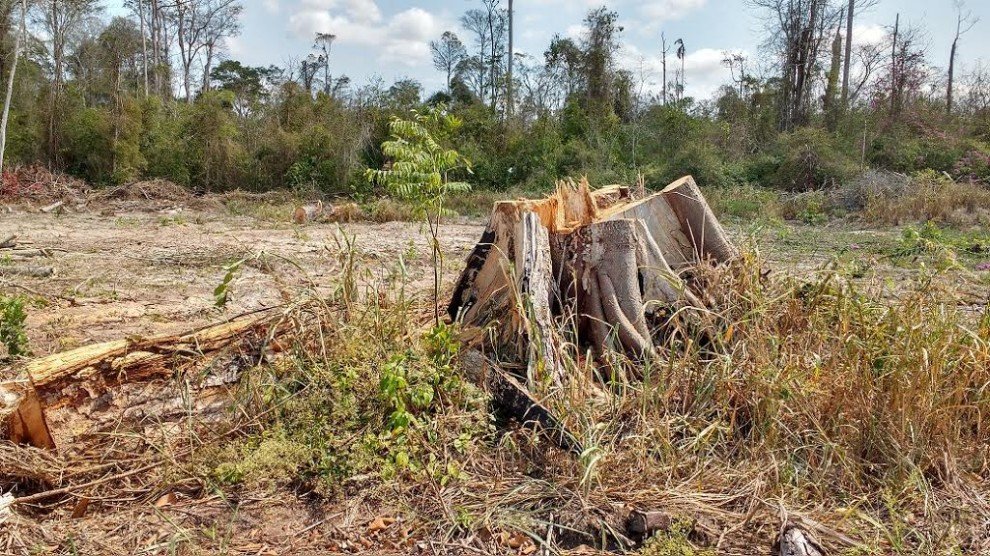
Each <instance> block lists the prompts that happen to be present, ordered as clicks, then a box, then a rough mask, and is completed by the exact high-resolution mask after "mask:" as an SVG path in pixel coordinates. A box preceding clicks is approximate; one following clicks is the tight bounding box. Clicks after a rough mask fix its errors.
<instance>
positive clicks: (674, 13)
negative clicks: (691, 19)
mask: <svg viewBox="0 0 990 556" xmlns="http://www.w3.org/2000/svg"><path fill="white" fill-rule="evenodd" d="M706 1H707V0H649V1H647V2H644V3H643V4H642V5H640V7H639V12H640V14H641V15H643V16H644V17H646V18H648V21H645V22H643V23H644V25H645V27H647V28H650V27H656V26H657V25H659V24H660V23H663V22H665V21H673V20H675V19H681V18H682V17H684V16H686V15H688V14H689V13H691V12H693V11H695V10H699V9H701V8H703V7H704V6H705V3H706Z"/></svg>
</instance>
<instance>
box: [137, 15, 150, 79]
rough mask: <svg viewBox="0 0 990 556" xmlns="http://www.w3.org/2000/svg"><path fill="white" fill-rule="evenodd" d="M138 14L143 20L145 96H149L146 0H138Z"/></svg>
mask: <svg viewBox="0 0 990 556" xmlns="http://www.w3.org/2000/svg"><path fill="white" fill-rule="evenodd" d="M138 14H140V19H141V62H142V65H143V69H144V96H148V35H147V34H146V33H145V24H144V19H145V17H144V16H145V13H144V0H138Z"/></svg>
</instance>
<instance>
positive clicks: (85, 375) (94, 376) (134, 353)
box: [0, 310, 278, 448]
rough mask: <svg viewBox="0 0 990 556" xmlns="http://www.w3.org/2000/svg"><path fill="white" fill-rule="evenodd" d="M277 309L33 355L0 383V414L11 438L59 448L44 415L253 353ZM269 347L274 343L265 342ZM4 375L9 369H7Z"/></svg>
mask: <svg viewBox="0 0 990 556" xmlns="http://www.w3.org/2000/svg"><path fill="white" fill-rule="evenodd" d="M277 316H278V314H277V313H276V312H274V311H273V310H267V311H262V312H258V313H254V314H250V315H246V316H243V317H239V318H235V319H233V320H230V321H228V322H224V323H221V324H218V325H214V326H210V327H206V328H203V329H200V330H196V331H194V332H190V333H187V334H181V335H165V336H157V337H153V338H148V339H128V340H117V341H113V342H104V343H100V344H95V345H90V346H85V347H81V348H78V349H74V350H71V351H67V352H64V353H59V354H55V355H51V356H48V357H42V358H39V359H34V360H32V361H29V362H28V363H27V364H25V365H24V366H23V367H22V368H20V369H16V371H19V374H20V375H22V376H24V377H25V379H24V381H23V382H22V383H21V384H19V385H14V384H11V385H8V386H3V385H0V400H2V401H4V406H6V407H4V406H0V416H3V415H5V414H6V417H7V434H8V436H9V439H10V440H11V441H13V442H15V443H25V444H31V445H34V446H38V447H42V448H55V447H57V444H58V443H57V435H55V434H53V431H52V430H51V429H50V427H49V423H48V420H47V419H46V414H47V413H48V412H50V411H52V410H56V409H59V408H62V407H66V406H73V405H76V404H79V403H80V402H81V401H82V400H84V399H91V398H96V397H99V396H102V395H103V394H104V393H105V392H107V391H108V390H109V389H111V388H114V387H116V386H119V385H121V384H123V383H135V382H146V381H150V380H153V379H156V378H162V377H168V376H171V375H172V374H174V373H175V372H177V371H178V370H184V369H187V368H202V367H205V366H206V365H209V364H210V362H211V358H210V357H209V356H211V355H218V354H220V353H226V352H231V351H247V352H251V353H255V354H256V353H257V352H258V350H259V349H261V347H262V346H265V345H266V343H267V342H266V340H267V338H268V336H269V334H270V333H271V331H272V328H273V327H275V326H276V325H277V320H276V319H277ZM269 347H273V346H269ZM4 374H13V373H10V371H9V370H8V371H7V372H5V373H4Z"/></svg>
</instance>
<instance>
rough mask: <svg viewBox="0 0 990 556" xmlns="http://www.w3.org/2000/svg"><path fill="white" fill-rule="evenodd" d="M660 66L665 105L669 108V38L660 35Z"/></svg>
mask: <svg viewBox="0 0 990 556" xmlns="http://www.w3.org/2000/svg"><path fill="white" fill-rule="evenodd" d="M660 48H661V49H662V50H661V51H660V64H661V66H662V68H663V69H662V72H663V75H662V79H663V89H662V90H663V105H664V106H667V37H666V36H665V35H664V34H663V33H660Z"/></svg>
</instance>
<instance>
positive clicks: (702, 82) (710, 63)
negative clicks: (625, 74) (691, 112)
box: [619, 44, 748, 100]
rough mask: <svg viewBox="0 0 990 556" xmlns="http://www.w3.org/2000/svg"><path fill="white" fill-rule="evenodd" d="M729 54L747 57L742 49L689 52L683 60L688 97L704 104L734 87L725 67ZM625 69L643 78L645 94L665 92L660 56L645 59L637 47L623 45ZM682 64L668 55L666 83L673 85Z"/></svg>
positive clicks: (645, 56)
mask: <svg viewBox="0 0 990 556" xmlns="http://www.w3.org/2000/svg"><path fill="white" fill-rule="evenodd" d="M726 52H737V53H741V54H743V55H744V56H747V55H748V53H747V52H746V51H744V50H739V49H729V48H726V49H715V48H701V49H698V50H695V51H693V52H688V54H687V55H686V56H684V74H685V83H686V86H687V90H686V91H685V95H687V96H692V97H694V98H695V99H698V100H702V99H707V98H710V97H711V96H712V95H713V94H714V93H715V92H716V91H717V90H718V88H719V87H720V86H722V85H727V84H730V83H731V80H732V74H731V72H730V71H729V68H728V67H726V66H725V64H723V63H722V60H724V59H725V53H726ZM619 62H620V64H621V65H622V67H624V68H625V69H628V70H630V71H631V72H632V73H633V75H634V76H635V77H636V78H637V79H640V78H642V79H643V80H644V81H645V83H644V88H645V90H647V91H649V92H653V93H657V92H659V91H660V89H661V88H662V86H663V84H662V81H663V78H662V77H661V76H662V75H663V62H662V61H661V58H660V55H659V54H653V53H650V54H649V55H645V54H644V53H643V52H642V51H641V50H639V49H638V48H637V47H636V46H635V45H632V44H623V46H622V51H621V57H620V60H619ZM680 68H681V61H680V60H678V59H677V58H676V57H675V56H674V54H673V52H671V53H670V54H668V55H667V81H669V82H673V80H674V75H675V74H676V72H677V71H680Z"/></svg>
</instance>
